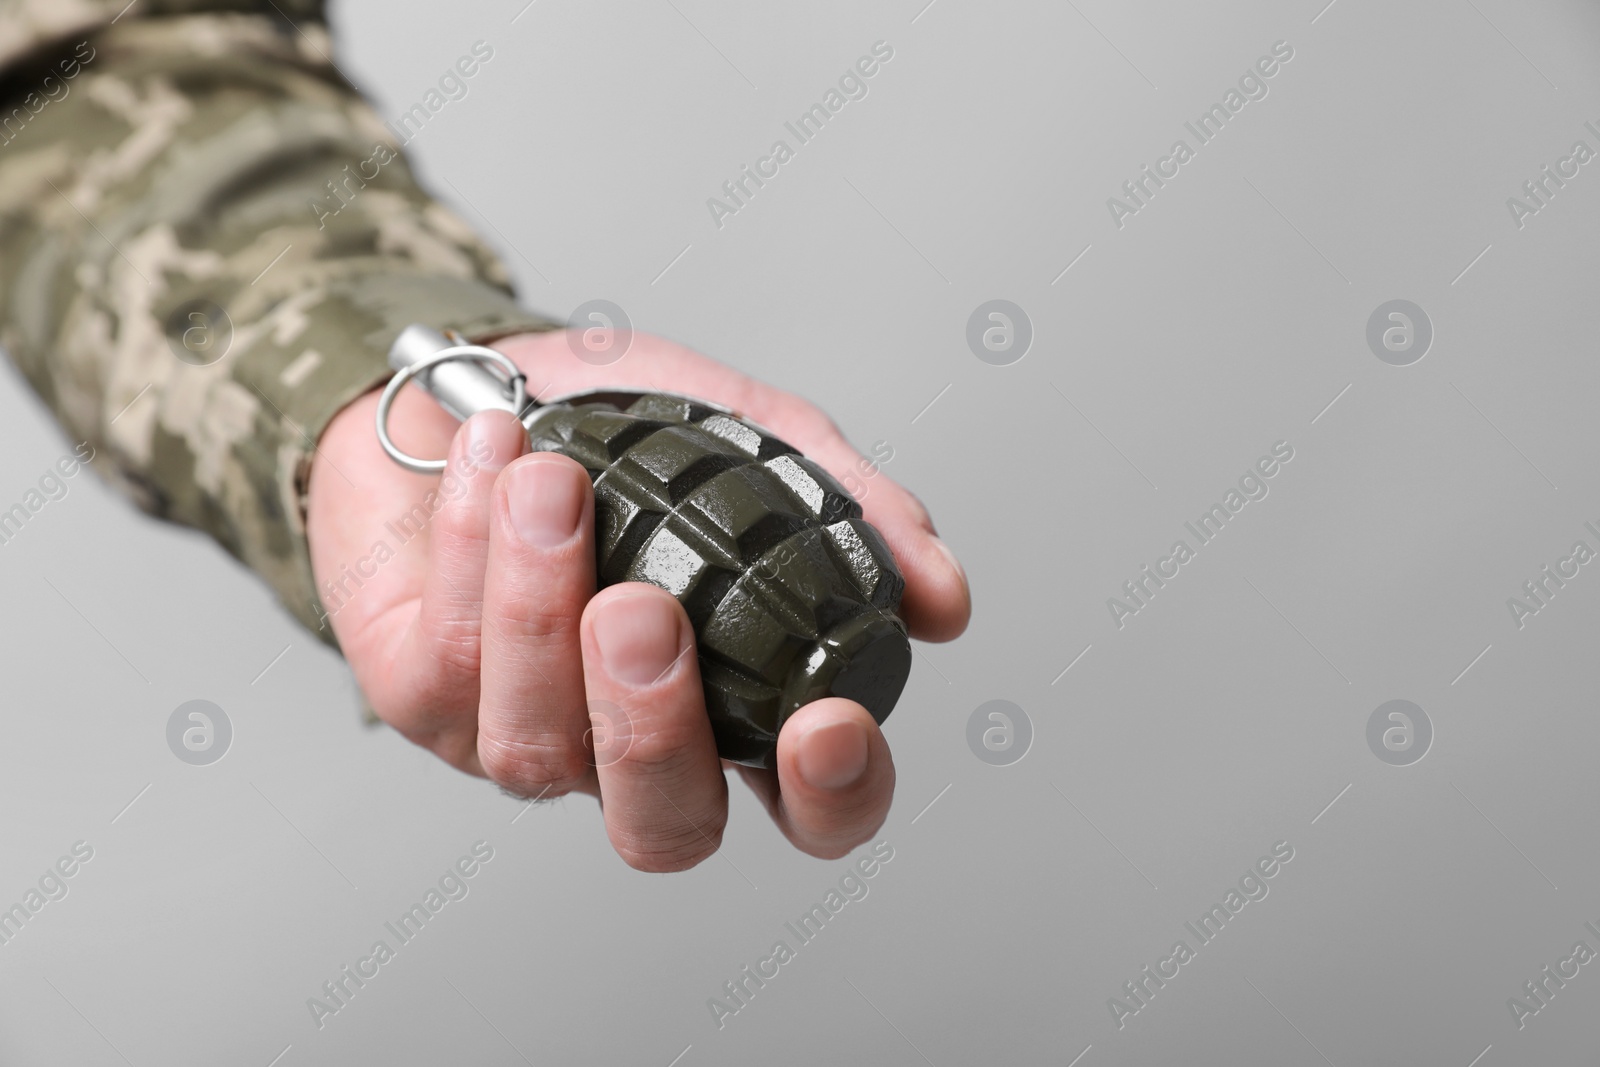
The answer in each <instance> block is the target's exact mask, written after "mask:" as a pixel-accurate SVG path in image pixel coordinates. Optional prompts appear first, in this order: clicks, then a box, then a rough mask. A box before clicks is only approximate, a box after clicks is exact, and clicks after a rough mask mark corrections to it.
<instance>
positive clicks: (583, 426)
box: [378, 326, 911, 767]
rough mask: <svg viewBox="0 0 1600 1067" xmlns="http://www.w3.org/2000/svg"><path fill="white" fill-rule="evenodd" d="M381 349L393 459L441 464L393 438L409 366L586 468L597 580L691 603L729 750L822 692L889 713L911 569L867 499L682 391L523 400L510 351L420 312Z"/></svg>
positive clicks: (901, 669)
mask: <svg viewBox="0 0 1600 1067" xmlns="http://www.w3.org/2000/svg"><path fill="white" fill-rule="evenodd" d="M389 363H390V365H391V366H393V367H394V368H395V369H396V370H397V371H399V372H400V373H399V374H398V375H397V376H396V378H395V379H394V380H393V381H392V382H391V383H390V385H389V388H388V389H387V390H386V391H385V393H384V402H383V403H381V404H380V405H379V412H378V435H379V439H380V440H381V441H382V442H383V445H384V448H385V449H386V450H387V451H388V452H389V454H390V455H391V456H392V457H394V458H395V459H396V461H397V462H400V463H401V464H402V465H403V466H406V467H408V468H409V469H412V470H417V471H424V472H426V471H438V470H442V469H443V461H442V460H435V461H425V460H417V459H415V458H414V457H410V456H407V455H405V454H404V453H402V452H400V451H399V450H398V449H397V448H395V447H394V444H393V442H392V441H391V440H390V438H389V435H388V430H387V423H388V412H389V408H390V405H391V404H392V402H393V398H394V395H395V394H396V393H397V392H398V391H399V389H400V388H401V387H403V386H404V385H405V383H406V382H407V381H412V380H414V381H416V382H417V384H419V385H420V386H422V388H423V389H425V390H426V391H427V392H429V393H430V394H432V395H433V396H434V398H435V399H436V400H438V401H439V403H440V405H441V406H443V407H444V408H445V410H447V411H449V412H450V413H451V414H452V415H454V416H455V417H457V418H460V419H465V418H467V417H468V416H470V415H472V414H474V413H476V412H478V411H483V410H488V409H496V410H502V411H510V412H511V413H513V414H515V415H516V416H517V417H518V418H519V419H520V420H521V421H522V424H523V425H524V426H525V427H527V430H528V439H529V442H530V446H531V448H532V450H533V451H545V452H559V453H561V454H562V455H564V456H568V457H570V458H572V459H574V460H576V461H577V462H579V463H581V464H583V466H584V468H585V469H586V470H587V471H588V472H589V476H590V478H592V479H593V481H594V499H595V540H596V547H597V550H598V552H597V555H598V558H597V566H596V575H597V577H598V579H599V584H600V585H601V586H606V585H613V584H615V583H617V582H649V583H650V584H652V585H658V586H660V587H661V588H663V589H665V590H667V591H668V592H669V593H671V594H672V595H673V596H675V597H677V598H678V601H679V602H680V603H681V604H683V607H684V610H685V611H686V612H687V613H688V616H689V620H690V621H691V622H692V623H693V624H694V630H695V636H696V640H697V644H698V651H699V656H700V676H701V679H702V681H703V682H704V684H705V701H706V710H707V712H708V713H709V714H710V716H711V723H712V727H713V730H714V732H715V734H716V738H717V750H718V752H720V753H721V755H722V756H723V758H725V759H730V760H735V761H737V762H739V763H744V764H749V765H751V766H759V767H770V766H772V765H773V760H774V754H775V751H776V748H777V743H778V731H779V729H780V728H781V727H782V726H783V723H784V720H785V719H787V718H788V717H789V715H790V714H791V713H792V712H794V710H795V709H796V708H799V707H801V706H802V705H805V704H808V703H810V702H811V701H813V700H817V699H820V698H822V697H825V696H840V697H848V698H850V699H851V700H855V701H857V702H859V703H860V704H862V705H863V706H864V707H865V708H866V709H867V711H868V712H870V713H871V714H872V717H873V718H874V719H876V720H877V721H878V722H882V721H883V720H884V719H885V718H887V717H888V714H889V712H890V710H891V709H892V708H893V707H894V704H895V701H896V700H898V699H899V697H900V691H901V689H903V688H904V686H905V682H906V677H907V676H908V675H909V673H910V671H911V646H910V643H909V642H908V640H907V637H906V629H905V624H904V623H903V622H901V620H900V617H899V611H900V597H901V594H902V593H903V591H904V589H905V579H904V578H903V577H902V576H901V574H900V571H899V569H898V568H897V567H896V566H895V562H894V557H893V556H892V555H891V554H890V551H889V547H888V545H886V544H885V543H884V540H883V537H882V536H881V535H880V534H879V533H878V531H877V530H875V529H873V528H872V526H870V525H868V524H867V523H866V522H865V521H864V520H863V519H862V517H861V515H862V512H861V505H860V504H858V503H857V502H856V500H855V499H854V498H853V497H852V496H851V495H850V494H849V493H848V492H847V491H846V490H845V489H844V487H843V486H841V485H840V484H839V483H838V481H837V480H835V479H834V478H833V476H832V475H830V474H828V473H827V471H825V470H823V469H822V468H821V467H820V466H818V465H817V464H816V463H814V462H812V461H811V460H809V459H807V458H806V457H805V456H803V455H801V454H800V453H799V452H797V451H795V450H794V449H793V448H791V447H790V446H789V445H787V444H785V443H784V442H783V441H781V440H779V439H778V438H777V437H775V436H773V435H772V434H771V433H770V432H768V431H766V430H764V429H762V428H760V427H759V426H756V425H753V424H752V423H749V422H746V421H745V420H743V419H740V418H737V417H735V415H734V414H733V413H732V412H730V411H728V410H727V409H725V408H721V407H718V406H717V405H714V404H711V403H708V402H706V401H703V400H696V399H693V398H690V397H684V396H677V395H672V394H665V393H637V392H627V391H616V390H603V391H596V392H588V393H581V394H575V395H572V396H566V397H561V398H557V399H554V400H552V401H550V402H549V403H543V404H541V403H536V402H533V401H531V400H529V399H528V397H527V395H526V385H525V382H524V380H523V378H522V376H521V374H520V373H519V372H518V371H517V368H516V366H515V365H514V364H512V363H511V361H510V360H509V359H507V358H506V357H505V356H504V355H502V354H501V353H499V352H495V351H494V350H492V349H487V348H480V347H477V346H472V345H467V344H465V343H464V342H460V341H459V339H454V338H452V339H447V338H445V337H444V336H442V335H440V334H438V333H436V332H434V331H433V330H430V329H428V328H426V327H423V326H411V327H408V328H407V329H406V330H405V331H404V332H403V333H402V334H401V335H400V337H399V338H398V339H396V341H395V343H394V346H393V348H392V349H391V350H390V353H389ZM491 366H494V367H498V368H499V370H500V372H501V373H496V372H495V371H494V370H493V369H491Z"/></svg>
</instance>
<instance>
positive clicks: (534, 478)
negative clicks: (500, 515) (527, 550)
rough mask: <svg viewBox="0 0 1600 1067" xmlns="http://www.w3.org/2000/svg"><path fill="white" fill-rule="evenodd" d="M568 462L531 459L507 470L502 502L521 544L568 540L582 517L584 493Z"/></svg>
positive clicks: (547, 545)
mask: <svg viewBox="0 0 1600 1067" xmlns="http://www.w3.org/2000/svg"><path fill="white" fill-rule="evenodd" d="M578 478H579V474H578V472H577V471H575V470H573V469H572V468H571V466H570V465H568V464H566V463H561V462H557V461H553V460H547V459H546V460H533V461H531V462H528V463H524V464H522V465H521V466H520V467H518V468H517V469H516V470H514V471H512V472H511V484H510V485H508V486H507V487H506V497H507V500H506V503H507V506H508V508H509V509H510V511H511V525H512V526H514V527H516V530H517V536H518V537H520V538H522V540H523V543H524V544H529V545H532V546H534V547H535V548H555V547H556V546H557V545H564V544H566V543H567V542H568V541H570V540H572V536H573V535H574V534H575V533H577V532H578V522H579V520H580V519H581V518H582V517H583V505H584V500H585V495H584V491H583V484H582V483H581V482H580V481H579V480H578Z"/></svg>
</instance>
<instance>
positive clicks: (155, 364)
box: [0, 0, 554, 640]
mask: <svg viewBox="0 0 1600 1067" xmlns="http://www.w3.org/2000/svg"><path fill="white" fill-rule="evenodd" d="M255 6H256V5H255V4H251V3H247V2H245V0H235V2H233V3H226V2H220V3H208V4H202V3H199V2H197V0H190V2H187V3H173V2H170V0H169V2H167V3H165V4H161V3H151V2H150V0H144V2H142V3H140V4H139V5H137V6H136V7H134V8H132V9H130V10H129V11H128V13H127V14H126V15H124V16H123V17H121V18H120V19H118V20H117V21H116V22H115V24H112V19H113V18H114V17H115V16H116V15H117V11H118V10H120V8H121V4H120V3H109V4H104V5H101V4H82V3H74V4H66V3H63V2H62V0H22V2H15V0H14V2H11V3H4V2H3V0H0V41H5V42H6V44H5V45H4V46H0V62H6V63H8V64H9V66H8V67H7V69H6V74H7V76H8V79H7V86H6V98H5V100H4V103H3V105H0V344H3V345H4V346H5V348H6V350H7V351H8V352H9V353H10V355H11V357H12V358H13V360H14V361H15V362H16V363H17V364H18V365H19V367H20V368H21V369H22V370H23V372H24V373H25V374H26V375H27V377H28V379H29V381H30V382H31V383H32V384H33V386H34V388H35V389H36V390H37V391H38V392H39V394H40V396H41V397H42V398H43V399H44V400H45V402H46V403H47V404H49V405H50V407H51V408H52V409H53V410H54V411H55V412H56V414H57V416H58V417H59V418H60V419H61V420H62V422H63V423H65V424H66V426H67V427H68V429H69V431H70V432H71V433H73V434H74V435H76V436H77V437H79V438H81V439H84V440H87V441H89V442H90V443H92V444H93V445H94V447H95V449H96V451H97V454H98V457H99V458H98V460H97V466H99V467H100V469H101V470H102V472H103V473H105V474H106V475H107V476H109V477H110V478H111V479H112V480H113V481H114V482H115V483H117V484H118V485H119V486H120V487H121V488H123V489H124V490H125V491H127V492H128V494H129V495H130V496H132V497H133V498H134V499H135V500H137V501H138V503H139V504H140V505H141V506H142V507H144V508H145V509H146V510H148V511H151V512H152V513H154V514H157V515H161V516H163V517H166V518H169V519H172V520H175V521H178V522H182V523H185V524H188V525H192V526H196V527H199V528H201V529H204V530H206V531H207V532H209V533H210V534H211V535H213V536H214V537H215V538H216V539H217V540H218V541H219V542H220V543H221V544H222V545H224V546H225V547H226V548H227V549H228V550H229V551H230V552H232V553H234V554H235V555H236V556H238V557H239V558H240V559H242V560H243V561H244V562H245V563H247V564H248V565H249V566H251V567H252V568H253V569H255V570H256V571H258V572H259V573H260V574H261V575H262V576H263V577H265V578H266V579H267V580H268V581H269V582H270V583H271V584H272V586H273V587H274V588H275V589H276V591H277V592H278V594H279V595H280V597H281V598H282V599H283V600H284V602H285V603H286V605H287V606H288V607H289V608H290V609H291V610H292V611H293V612H294V613H295V615H296V616H297V617H298V618H300V619H301V620H302V621H303V622H305V623H306V624H307V625H308V626H311V627H316V625H317V618H318V614H317V603H316V600H315V595H316V594H315V588H314V583H313V580H312V577H311V569H310V564H309V559H308V554H307V550H306V544H305V526H304V513H303V503H302V501H303V494H304V489H305V481H306V477H307V474H308V472H309V469H310V459H311V456H312V455H313V449H314V446H315V442H316V441H317V440H318V438H319V437H320V435H321V433H322V431H323V429H324V428H325V427H326V425H327V424H328V422H329V420H330V419H332V417H333V416H334V415H335V414H336V413H337V412H338V411H339V410H340V409H341V408H342V407H343V406H344V405H345V404H347V403H348V402H349V401H350V400H351V399H353V398H354V397H356V396H359V395H361V394H362V393H365V392H367V391H369V390H370V389H371V388H373V387H374V386H375V385H376V384H378V383H379V382H381V381H382V380H383V379H384V378H386V377H387V376H388V369H387V367H386V365H385V361H384V356H385V352H386V351H387V348H388V345H389V343H390V341H391V340H392V339H393V337H394V336H395V335H396V334H397V333H398V332H399V331H400V329H402V328H403V327H404V326H405V325H406V324H407V323H410V322H413V321H421V322H427V323H430V324H432V325H435V326H437V327H451V328H456V329H459V330H461V332H463V333H465V334H467V335H468V336H470V337H473V338H474V339H479V340H482V339H488V338H493V337H496V336H499V335H502V334H505V333H509V332H514V331H525V330H538V329H548V328H551V327H552V326H553V325H554V324H553V323H550V322H548V321H546V320H544V319H541V318H538V317H536V316H529V315H527V314H525V313H523V312H521V311H520V310H519V309H518V308H517V306H516V304H515V303H514V302H513V301H512V299H511V298H510V295H509V292H508V290H507V288H506V281H505V277H504V274H503V271H502V269H501V267H500V265H499V264H498V263H497V262H496V260H495V259H494V257H493V255H492V253H490V252H489V251H488V250H487V249H486V248H485V247H484V246H483V245H482V244H481V243H480V242H479V241H478V240H477V239H476V238H475V237H474V235H473V234H472V233H471V232H470V230H469V229H468V228H467V227H466V226H465V224H463V223H462V222H461V221H460V220H459V219H458V218H456V217H455V216H454V215H452V214H451V213H450V212H448V211H447V210H446V209H444V208H443V207H441V206H440V205H439V204H437V203H435V202H433V201H432V200H431V199H430V198H429V197H428V196H427V195H426V194H425V193H423V192H422V191H421V190H420V189H419V188H418V186H417V185H416V183H415V181H414V179H413V178H412V176H411V174H410V172H409V170H408V169H407V167H406V166H405V163H404V161H403V160H402V159H400V158H398V154H397V153H398V149H397V147H396V146H395V144H394V141H393V139H392V135H391V134H390V133H389V132H388V131H387V130H386V129H385V127H384V126H383V124H382V122H381V121H379V119H378V118H377V116H376V115H375V114H374V113H373V112H372V111H371V109H370V108H368V107H367V105H366V104H365V103H364V102H363V101H362V100H361V99H360V97H359V96H358V95H357V94H356V93H355V92H354V91H353V90H352V89H351V88H350V87H349V86H348V85H346V84H345V83H344V81H343V79H342V78H341V77H340V76H339V74H338V72H337V71H336V70H335V69H334V68H333V67H332V65H331V64H330V62H329V61H328V59H327V58H326V57H327V56H328V55H329V54H330V53H331V48H330V45H329V42H328V40H327V37H326V33H325V31H324V29H323V28H322V26H321V24H320V23H319V22H317V21H315V20H314V18H313V19H308V18H307V16H314V15H315V14H317V9H318V8H320V5H319V4H314V3H309V2H306V0H302V2H300V3H294V4H292V3H288V2H287V0H278V2H277V4H276V5H269V4H263V5H261V6H262V7H265V8H266V9H267V10H268V11H269V12H272V11H273V8H274V6H276V7H277V8H281V9H282V10H283V11H284V12H286V13H288V14H291V15H293V16H294V19H295V23H296V26H295V27H294V28H292V29H287V28H283V27H282V19H281V18H279V17H278V16H277V15H276V14H275V13H274V14H271V15H256V14H247V13H243V9H246V8H253V7H255ZM201 8H209V9H212V11H211V12H210V13H193V14H181V15H175V14H170V13H171V12H173V11H198V9H201ZM217 9H220V11H219V10H217ZM95 12H98V13H97V14H96V13H95ZM8 31H11V32H8ZM24 34H31V35H32V37H31V38H30V39H29V40H30V41H31V44H32V46H33V47H30V48H28V49H25V50H24V49H21V48H19V47H18V46H17V42H19V41H22V40H24V37H23V36H21V35H24ZM45 40H54V42H55V43H54V44H50V45H47V46H42V47H41V46H40V42H41V41H45ZM79 42H84V43H83V44H82V45H80V44H79ZM68 60H76V64H77V67H76V70H74V71H73V73H72V74H71V76H70V77H69V76H68V71H69V70H72V68H71V67H64V66H62V63H63V62H64V61H68ZM47 76H48V78H49V79H50V80H49V81H46V78H47ZM30 93H31V94H32V95H31V96H30V95H29V94H30ZM375 158H377V159H382V160H384V162H383V164H382V165H381V166H374V164H373V163H372V162H370V161H372V160H374V159H375ZM363 164H365V166H363ZM347 167H348V168H349V169H348V170H347V169H346V168H347ZM330 182H335V183H337V185H338V188H339V191H340V193H341V194H342V195H341V196H340V198H339V199H338V200H332V198H333V195H334V194H333V193H332V192H331V191H330V186H329V183H330ZM330 200H332V202H333V203H335V204H342V207H341V209H340V210H339V211H338V212H337V213H336V214H335V213H332V212H330V211H329V210H328V207H327V205H328V204H329V202H330ZM322 636H324V638H325V639H329V640H331V636H330V635H328V634H327V633H326V631H323V632H322Z"/></svg>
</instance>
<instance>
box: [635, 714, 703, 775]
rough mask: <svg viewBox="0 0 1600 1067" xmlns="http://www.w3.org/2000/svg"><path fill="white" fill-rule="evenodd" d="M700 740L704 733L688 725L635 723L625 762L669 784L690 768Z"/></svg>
mask: <svg viewBox="0 0 1600 1067" xmlns="http://www.w3.org/2000/svg"><path fill="white" fill-rule="evenodd" d="M699 741H700V736H699V735H698V734H697V733H695V732H694V731H693V730H692V729H690V728H689V727H688V726H687V725H683V726H678V725H672V726H667V725H657V726H656V727H655V728H653V729H650V728H644V729H641V728H640V727H639V726H635V727H634V730H633V736H632V737H631V738H630V739H629V741H628V751H627V753H626V754H625V755H624V756H623V757H622V762H623V763H625V764H626V765H627V766H628V768H629V769H630V770H633V771H636V772H638V773H640V774H642V775H648V776H650V777H651V778H656V779H662V780H663V785H666V784H668V783H669V782H671V781H672V780H674V779H676V778H678V777H679V776H681V775H683V774H684V773H685V772H686V771H688V770H689V769H690V767H691V765H692V763H693V762H694V758H695V746H696V743H697V742H699Z"/></svg>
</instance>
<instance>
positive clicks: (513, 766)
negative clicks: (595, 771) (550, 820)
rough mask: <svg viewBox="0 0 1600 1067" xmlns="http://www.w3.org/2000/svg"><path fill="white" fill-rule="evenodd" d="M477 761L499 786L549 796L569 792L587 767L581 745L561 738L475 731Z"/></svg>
mask: <svg viewBox="0 0 1600 1067" xmlns="http://www.w3.org/2000/svg"><path fill="white" fill-rule="evenodd" d="M478 762H480V763H481V764H483V773H484V774H486V775H488V776H489V780H490V781H491V782H494V783H495V784H496V785H498V786H500V787H501V788H502V789H506V790H509V791H511V792H515V793H522V794H525V795H532V794H535V793H539V794H542V795H544V796H552V797H554V796H560V795H562V794H563V793H568V792H571V791H572V789H573V788H575V787H576V786H577V785H578V784H579V783H580V782H581V781H582V780H583V778H584V775H585V774H586V773H587V772H588V769H589V765H588V763H586V762H585V761H584V758H583V751H582V749H581V747H580V746H578V745H577V744H575V743H573V741H572V740H571V739H570V738H565V737H561V738H554V737H553V738H549V739H544V740H533V741H527V740H511V739H506V738H494V737H487V736H485V735H483V734H479V735H478Z"/></svg>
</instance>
